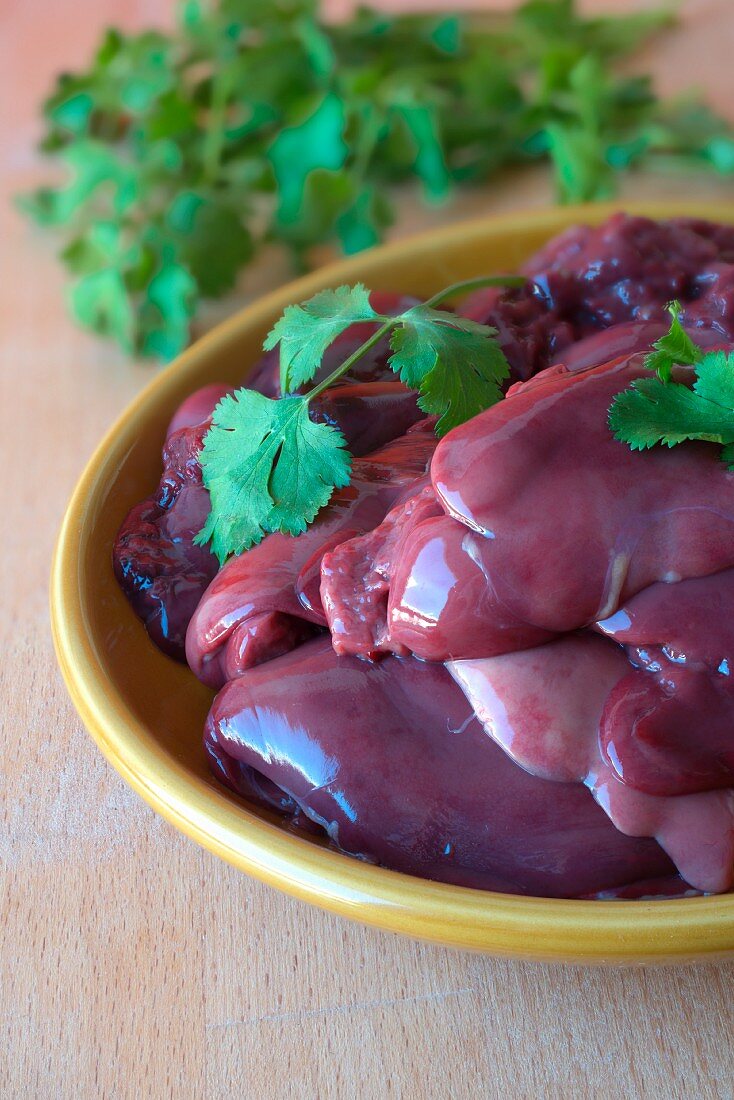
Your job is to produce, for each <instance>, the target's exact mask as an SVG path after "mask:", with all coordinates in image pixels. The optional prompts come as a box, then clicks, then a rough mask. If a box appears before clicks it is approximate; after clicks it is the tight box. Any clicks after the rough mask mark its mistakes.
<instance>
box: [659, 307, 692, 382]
mask: <svg viewBox="0 0 734 1100" xmlns="http://www.w3.org/2000/svg"><path fill="white" fill-rule="evenodd" d="M665 308H666V309H667V311H668V313H669V314H670V317H671V322H670V328H669V330H668V331H667V332H666V333H665V335H664V336H661V337H660V339H659V340H656V341H655V343H654V344H653V349H654V350H653V351H651V352H649V354H648V355H646V356H645V366H646V367H647V369H648V370H651V371H655V373H656V374H657V376H658V378H659V379H660V381H661V382H669V381H670V376H671V371H672V369H673V366H674V365H675V364H676V363H679V364H681V365H683V366H692V365H693V364H694V363H697V362H698V360H699V359H700V358H701V356H702V355H703V351H702V350H701V348H699V347H698V345H697V344H694V342H693V340H691V338H690V336H689V335H688V333H687V332H686V330H685V329H684V328H683V325H682V324H681V323H680V315H681V312H682V311H681V307H680V302H670V303H669V304H668V305H667V306H666V307H665Z"/></svg>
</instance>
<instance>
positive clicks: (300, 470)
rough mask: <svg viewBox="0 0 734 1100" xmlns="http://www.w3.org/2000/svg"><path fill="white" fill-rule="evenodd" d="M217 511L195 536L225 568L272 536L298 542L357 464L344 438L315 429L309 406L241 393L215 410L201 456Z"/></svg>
mask: <svg viewBox="0 0 734 1100" xmlns="http://www.w3.org/2000/svg"><path fill="white" fill-rule="evenodd" d="M201 465H202V474H203V480H204V485H205V486H206V488H207V489H208V490H209V493H210V497H211V512H210V513H209V517H208V518H207V521H206V524H205V525H204V527H203V528H202V530H201V531H200V532H199V534H198V535H197V536H196V539H195V541H196V543H197V544H198V545H202V546H203V545H206V544H207V543H208V542H209V541H210V540H211V549H212V552H213V553H214V554H216V556H217V557H218V559H219V561H220V563H224V561H226V559H227V558H228V557H229V556H230V555H231V554H239V553H242V551H243V550H247V549H248V548H249V547H250V546H253V545H255V544H256V543H258V542H260V541H261V539H262V538H263V537H264V536H265V535H266V534H268V533H269V532H273V531H284V532H287V533H288V534H291V535H298V534H300V533H301V532H302V531H305V529H306V526H307V525H308V524H309V523H311V522H312V520H313V519H314V518H315V516H316V514H317V513H318V512H319V510H320V509H321V508H323V507H324V505H326V504H327V503H328V502H329V500H330V498H331V496H332V493H333V491H334V489H335V488H341V487H343V486H344V485H347V484H348V483H349V476H350V470H351V457H350V455H349V453H348V451H347V450H346V446H345V442H344V438H343V436H342V435H341V433H340V432H339V431H337V430H336V429H335V428H332V427H331V426H330V425H328V424H317V423H314V422H313V421H312V420H311V419H310V418H309V415H308V401H307V400H306V399H305V398H303V397H288V398H282V399H280V400H277V401H273V400H271V399H270V398H268V397H263V395H262V394H259V393H256V392H254V391H253V390H245V389H243V390H238V391H237V392H236V393H234V394H231V395H229V396H227V397H225V398H224V399H223V400H222V401H221V402H220V403H219V405H217V407H216V409H215V410H214V415H213V418H212V427H211V429H210V431H209V432H208V433H207V435H206V438H205V439H204V446H203V448H202V451H201Z"/></svg>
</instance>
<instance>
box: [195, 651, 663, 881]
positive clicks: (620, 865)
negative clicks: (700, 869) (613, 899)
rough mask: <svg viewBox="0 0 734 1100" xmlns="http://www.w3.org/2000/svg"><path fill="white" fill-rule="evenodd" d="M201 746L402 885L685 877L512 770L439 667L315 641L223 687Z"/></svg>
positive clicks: (549, 786) (575, 794) (571, 789)
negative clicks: (259, 779)
mask: <svg viewBox="0 0 734 1100" xmlns="http://www.w3.org/2000/svg"><path fill="white" fill-rule="evenodd" d="M600 644H602V645H603V644H608V643H603V642H600ZM205 740H206V744H207V747H208V749H209V752H210V753H211V754H212V756H213V757H214V758H215V760H217V761H218V762H220V765H221V769H222V771H223V772H224V773H225V774H227V775H228V776H229V777H230V781H231V778H232V777H234V776H236V772H235V770H234V768H233V762H237V763H239V764H242V765H244V766H245V767H246V768H250V769H254V771H255V772H256V773H257V774H258V775H260V776H265V778H266V779H267V780H268V781H269V782H270V783H274V784H275V785H276V787H277V788H278V789H280V790H281V791H283V792H285V794H286V796H288V797H290V798H291V799H292V800H293V802H294V803H296V804H297V805H298V806H300V807H301V809H302V810H303V811H304V812H305V813H306V814H307V815H308V816H309V817H310V818H311V819H312V820H314V821H316V822H317V823H319V824H320V825H321V826H322V828H323V829H324V830H325V832H326V833H327V834H328V836H329V837H330V838H331V839H332V840H333V841H334V842H336V843H337V844H338V846H339V847H340V848H341V849H342V850H343V851H346V852H349V853H351V854H353V855H358V856H360V857H361V858H367V859H369V860H372V861H376V862H378V863H383V864H385V865H386V866H388V867H392V868H394V869H395V870H397V871H405V872H407V873H409V874H417V875H423V876H425V877H428V878H436V879H440V880H441V881H443V882H453V883H457V884H460V885H464V886H473V887H478V888H482V889H491V890H501V891H509V892H512V893H520V894H542V895H543V896H545V897H574V896H579V895H586V894H594V893H597V892H599V891H602V890H607V889H610V888H611V889H618V888H628V887H630V886H634V884H636V883H639V884H644V885H642V887H641V888H642V890H643V891H644V892H649V891H650V890H651V889H652V888H651V887H650V884H649V881H648V880H651V879H652V880H654V879H657V878H664V879H666V880H667V881H668V883H670V879H671V878H672V877H673V874H674V870H673V867H672V864H671V863H670V861H669V860H668V858H667V857H666V856H665V855H664V853H663V852H662V851H661V849H660V848H659V847H658V845H656V844H654V843H653V842H652V841H649V840H637V839H631V838H629V837H626V836H623V835H622V833H620V832H618V831H617V830H616V829H614V827H613V826H612V825H611V824H610V823H609V821H608V820H607V818H606V817H605V815H604V814H603V813H602V812H601V810H599V808H598V807H597V806H596V805H595V804H594V802H593V800H592V799H591V798H590V797H589V795H588V793H587V792H586V791H585V790H584V789H583V788H582V787H579V786H576V785H574V784H572V783H547V782H545V781H543V780H540V779H535V778H533V777H532V776H530V775H528V774H527V773H526V772H524V771H523V770H522V769H521V768H518V767H517V766H516V765H515V764H513V763H512V761H511V760H510V759H509V757H508V756H506V755H505V754H504V753H503V752H502V751H501V750H500V749H498V748H497V746H496V745H495V744H494V743H493V742H492V740H491V739H490V738H489V737H487V735H486V734H485V733H484V731H483V729H482V727H481V725H480V723H479V722H478V721H477V719H476V718H475V716H474V713H473V710H472V707H471V705H470V704H469V703H467V701H466V699H465V697H464V695H463V693H462V692H461V691H460V690H459V689H458V688H457V687H456V685H455V684H454V683H453V682H452V680H451V677H450V676H449V674H448V673H447V672H446V670H445V669H444V668H443V666H441V665H433V664H426V663H424V662H421V661H416V660H414V659H407V660H398V659H396V658H394V657H391V658H388V659H387V660H385V661H383V662H381V663H379V664H372V665H370V664H367V663H365V662H363V661H357V660H354V659H350V658H340V657H337V656H336V655H335V653H334V651H333V649H332V647H331V645H330V643H329V639H328V638H327V637H324V638H320V639H316V640H314V641H312V642H309V643H308V644H307V645H305V646H302V647H301V648H300V649H299V650H297V651H295V652H294V653H290V654H288V655H287V656H286V657H280V658H278V659H277V660H274V661H271V662H270V663H269V664H266V665H261V666H260V667H259V668H256V669H251V670H250V671H249V672H247V673H245V675H244V676H241V677H239V678H238V679H236V680H232V681H231V682H230V683H229V684H227V686H226V687H225V688H223V690H222V691H221V692H220V693H219V695H218V696H217V698H216V701H215V703H214V706H213V707H212V710H211V713H210V715H209V718H208V720H207V725H206V733H205ZM238 786H240V789H243V788H244V791H245V792H246V793H249V792H248V791H247V783H245V784H241V785H240V784H238ZM673 888H677V889H680V883H677V884H675V886H674V887H673Z"/></svg>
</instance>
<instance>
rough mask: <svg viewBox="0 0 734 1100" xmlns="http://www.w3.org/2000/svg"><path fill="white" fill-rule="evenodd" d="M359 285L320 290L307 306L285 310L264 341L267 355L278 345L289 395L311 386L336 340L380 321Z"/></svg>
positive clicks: (284, 388) (283, 386)
mask: <svg viewBox="0 0 734 1100" xmlns="http://www.w3.org/2000/svg"><path fill="white" fill-rule="evenodd" d="M379 320H380V317H379V314H377V313H375V311H374V310H373V308H372V306H371V305H370V296H369V291H367V290H365V288H364V287H363V286H362V284H361V283H357V284H356V286H352V287H350V286H340V287H337V289H336V290H322V291H321V292H320V293H319V294H315V295H314V297H313V298H311V299H309V301H308V302H303V303H302V304H301V305H299V306H288V308H287V309H286V310H285V312H284V314H283V316H282V317H281V318H280V320H279V321H278V322H277V324H275V325H274V326H273V328H272V329H271V330H270V332H269V333H268V335H267V337H266V338H265V343H264V345H263V347H264V348H265V350H266V351H271V350H272V349H273V348H275V347H277V346H278V345H280V388H281V391H282V393H292V392H293V391H294V390H297V389H299V387H301V386H303V385H304V384H305V383H306V382H310V381H311V380H312V379H313V378H314V376H315V375H316V372H317V371H318V369H319V367H320V366H321V360H322V359H323V357H324V352H325V351H326V349H327V348H328V347H329V345H330V344H332V343H333V342H334V340H335V339H336V337H337V336H339V335H340V334H341V333H342V332H344V331H345V330H346V329H348V328H349V326H350V325H353V324H354V323H355V322H356V321H379Z"/></svg>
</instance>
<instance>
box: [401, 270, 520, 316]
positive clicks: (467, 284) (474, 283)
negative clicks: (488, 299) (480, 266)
mask: <svg viewBox="0 0 734 1100" xmlns="http://www.w3.org/2000/svg"><path fill="white" fill-rule="evenodd" d="M526 282H527V279H526V278H525V276H524V275H481V276H479V277H478V278H477V279H464V280H463V281H462V282H460V283H452V285H451V286H447V287H446V289H445V290H439V292H438V294H434V295H433V297H432V298H429V299H428V301H426V302H424V303H423V305H424V306H428V307H429V308H433V306H436V305H438V304H439V303H440V302H445V301H446V299H447V298H453V297H454V295H455V294H470V293H471V291H472V290H481V289H482V287H485V286H509V287H514V286H524V285H525V283H526Z"/></svg>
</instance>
